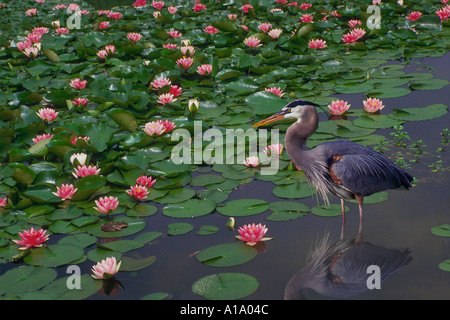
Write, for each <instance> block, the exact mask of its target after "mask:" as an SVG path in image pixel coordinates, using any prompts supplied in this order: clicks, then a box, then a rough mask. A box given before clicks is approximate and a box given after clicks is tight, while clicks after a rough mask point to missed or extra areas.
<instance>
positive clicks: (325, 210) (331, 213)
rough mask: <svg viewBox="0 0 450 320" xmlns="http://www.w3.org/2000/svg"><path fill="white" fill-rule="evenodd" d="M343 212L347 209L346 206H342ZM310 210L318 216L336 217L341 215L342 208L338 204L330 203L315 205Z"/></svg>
mask: <svg viewBox="0 0 450 320" xmlns="http://www.w3.org/2000/svg"><path fill="white" fill-rule="evenodd" d="M344 210H345V212H347V211H348V210H349V208H348V207H347V206H344ZM311 212H312V213H313V214H315V215H316V216H320V217H336V216H340V215H342V208H341V205H340V204H330V205H329V206H324V205H321V206H316V207H313V208H312V209H311Z"/></svg>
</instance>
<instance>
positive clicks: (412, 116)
mask: <svg viewBox="0 0 450 320" xmlns="http://www.w3.org/2000/svg"><path fill="white" fill-rule="evenodd" d="M447 112H448V107H447V106H446V105H444V104H432V105H429V106H426V107H424V108H403V109H394V112H393V113H392V114H390V115H389V117H390V118H392V119H396V120H405V121H422V120H431V119H435V118H438V117H441V116H443V115H444V114H446V113H447Z"/></svg>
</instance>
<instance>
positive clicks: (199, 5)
mask: <svg viewBox="0 0 450 320" xmlns="http://www.w3.org/2000/svg"><path fill="white" fill-rule="evenodd" d="M192 10H193V11H194V12H200V11H203V10H206V6H205V5H204V4H202V3H196V4H195V5H194V6H193V7H192Z"/></svg>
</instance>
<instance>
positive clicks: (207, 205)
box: [162, 199, 216, 218]
mask: <svg viewBox="0 0 450 320" xmlns="http://www.w3.org/2000/svg"><path fill="white" fill-rule="evenodd" d="M215 208H216V203H215V202H214V201H212V200H208V199H204V200H200V199H190V200H187V201H184V202H179V203H173V204H168V205H166V206H165V207H164V208H163V210H162V213H163V214H164V215H166V216H169V217H172V218H194V217H200V216H204V215H207V214H210V213H211V212H212V211H213V210H214V209H215Z"/></svg>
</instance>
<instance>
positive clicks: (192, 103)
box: [188, 99, 200, 113]
mask: <svg viewBox="0 0 450 320" xmlns="http://www.w3.org/2000/svg"><path fill="white" fill-rule="evenodd" d="M199 105H200V104H199V102H198V100H197V99H191V100H189V103H188V110H189V112H190V113H195V112H197V111H198V108H199Z"/></svg>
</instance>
